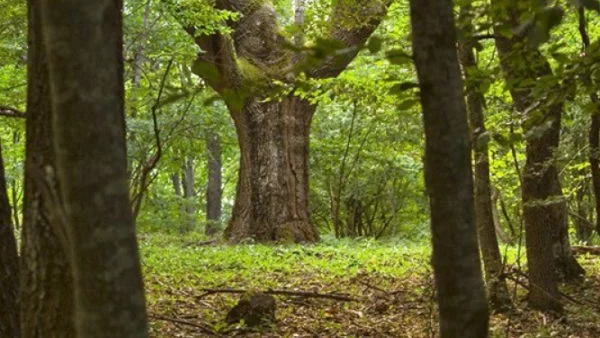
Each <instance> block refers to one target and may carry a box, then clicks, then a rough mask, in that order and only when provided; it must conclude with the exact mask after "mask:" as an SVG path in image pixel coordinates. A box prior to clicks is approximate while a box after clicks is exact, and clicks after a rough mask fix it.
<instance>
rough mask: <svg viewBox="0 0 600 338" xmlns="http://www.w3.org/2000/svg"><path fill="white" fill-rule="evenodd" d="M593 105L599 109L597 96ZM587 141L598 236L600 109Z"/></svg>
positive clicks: (599, 214) (593, 121) (599, 211)
mask: <svg viewBox="0 0 600 338" xmlns="http://www.w3.org/2000/svg"><path fill="white" fill-rule="evenodd" d="M595 103H596V104H597V105H599V107H600V101H599V100H598V97H597V95H596V102H595ZM588 139H589V144H590V170H591V173H592V188H593V190H594V201H595V203H594V206H595V210H596V233H597V234H598V235H600V108H599V109H598V111H596V112H595V114H593V115H592V122H591V124H590V132H589V135H588Z"/></svg>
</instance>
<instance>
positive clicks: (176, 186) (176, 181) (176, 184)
mask: <svg viewBox="0 0 600 338" xmlns="http://www.w3.org/2000/svg"><path fill="white" fill-rule="evenodd" d="M171 182H172V183H173V190H174V191H175V195H177V196H178V197H181V196H182V193H181V178H180V177H179V174H172V175H171Z"/></svg>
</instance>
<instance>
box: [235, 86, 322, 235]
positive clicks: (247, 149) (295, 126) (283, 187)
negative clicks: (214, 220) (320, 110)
mask: <svg viewBox="0 0 600 338" xmlns="http://www.w3.org/2000/svg"><path fill="white" fill-rule="evenodd" d="M261 101H262V100H259V99H258V98H256V99H248V103H247V104H246V105H245V106H244V108H243V110H242V111H241V112H240V113H239V114H232V115H233V117H234V120H235V121H236V127H237V130H238V140H239V143H240V148H241V156H240V172H239V178H238V179H239V181H238V193H237V196H236V202H235V205H234V208H233V215H232V219H231V221H230V223H229V225H228V227H227V229H226V230H225V234H226V236H227V237H228V238H230V239H232V240H234V241H237V240H240V239H241V238H245V237H253V238H255V239H256V240H258V241H282V242H313V241H316V240H318V239H319V235H318V232H317V230H316V228H315V227H314V225H313V224H312V223H311V221H310V217H309V213H308V152H309V139H308V135H309V131H310V122H311V118H312V112H314V110H315V107H314V106H313V105H311V104H310V103H309V102H308V101H305V100H302V99H300V98H297V97H295V96H292V95H290V96H288V97H286V98H284V99H282V100H281V101H279V102H261ZM307 112H311V113H310V114H307Z"/></svg>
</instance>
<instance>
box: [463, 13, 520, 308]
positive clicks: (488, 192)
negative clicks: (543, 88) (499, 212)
mask: <svg viewBox="0 0 600 338" xmlns="http://www.w3.org/2000/svg"><path fill="white" fill-rule="evenodd" d="M468 10H469V8H468V7H463V8H461V15H464V13H468ZM461 19H463V20H468V18H467V17H464V18H461ZM467 39H468V38H467ZM473 48H474V47H473V44H472V43H471V42H470V41H468V40H466V41H463V43H462V44H461V45H460V46H459V58H460V60H461V63H462V67H463V71H464V74H465V75H464V76H465V79H466V80H467V93H466V94H467V108H468V113H469V122H470V125H471V130H472V134H471V140H472V141H471V142H472V147H473V153H474V156H475V168H474V178H475V181H474V184H475V191H474V193H475V221H476V227H477V234H478V238H479V247H480V249H481V255H482V256H483V266H484V271H485V281H486V286H487V292H488V300H489V302H490V307H491V308H492V310H494V311H500V312H501V311H506V310H508V309H510V308H511V306H512V303H511V300H510V294H509V292H508V288H507V286H506V281H505V279H504V277H503V267H504V265H503V264H502V256H501V255H500V249H499V247H498V238H497V237H496V227H495V225H494V224H495V223H494V209H493V205H492V188H491V183H490V163H489V154H488V143H487V141H486V140H485V136H486V134H487V131H486V128H485V122H484V116H483V111H484V107H485V98H484V97H483V94H482V93H481V91H480V89H479V84H478V83H473V82H469V81H473V80H474V78H473V76H472V75H473V74H472V71H473V70H474V69H475V68H476V67H477V61H476V60H475V54H474V53H473Z"/></svg>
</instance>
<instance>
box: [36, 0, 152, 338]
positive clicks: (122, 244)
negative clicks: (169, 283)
mask: <svg viewBox="0 0 600 338" xmlns="http://www.w3.org/2000/svg"><path fill="white" fill-rule="evenodd" d="M42 9H43V11H42V13H43V15H42V18H43V27H44V30H43V32H44V37H45V42H46V46H47V52H48V61H49V62H48V65H49V74H50V85H51V86H50V87H51V93H52V95H51V102H52V111H53V122H54V123H53V127H54V145H55V147H54V149H55V151H56V164H57V170H56V171H57V176H58V180H59V192H60V196H61V197H62V199H63V203H64V208H63V209H62V213H63V215H64V217H63V219H64V223H63V224H62V226H64V227H65V228H66V231H67V233H68V247H69V255H70V258H71V264H72V271H73V275H74V293H75V305H76V312H75V314H76V316H75V322H76V328H77V335H78V336H80V337H102V336H106V335H107V334H108V335H110V336H113V337H146V336H147V320H146V310H145V300H144V288H143V284H142V276H141V269H140V262H139V254H138V249H137V243H136V238H135V228H134V220H133V216H132V211H131V208H130V204H129V191H128V182H127V155H126V147H125V118H124V109H123V100H124V95H123V94H124V88H123V58H122V55H123V54H122V36H123V31H122V17H121V10H122V3H121V2H120V1H113V0H98V1H93V2H81V1H76V0H59V1H52V2H49V1H46V2H43V6H42ZM74 18H76V19H74Z"/></svg>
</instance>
